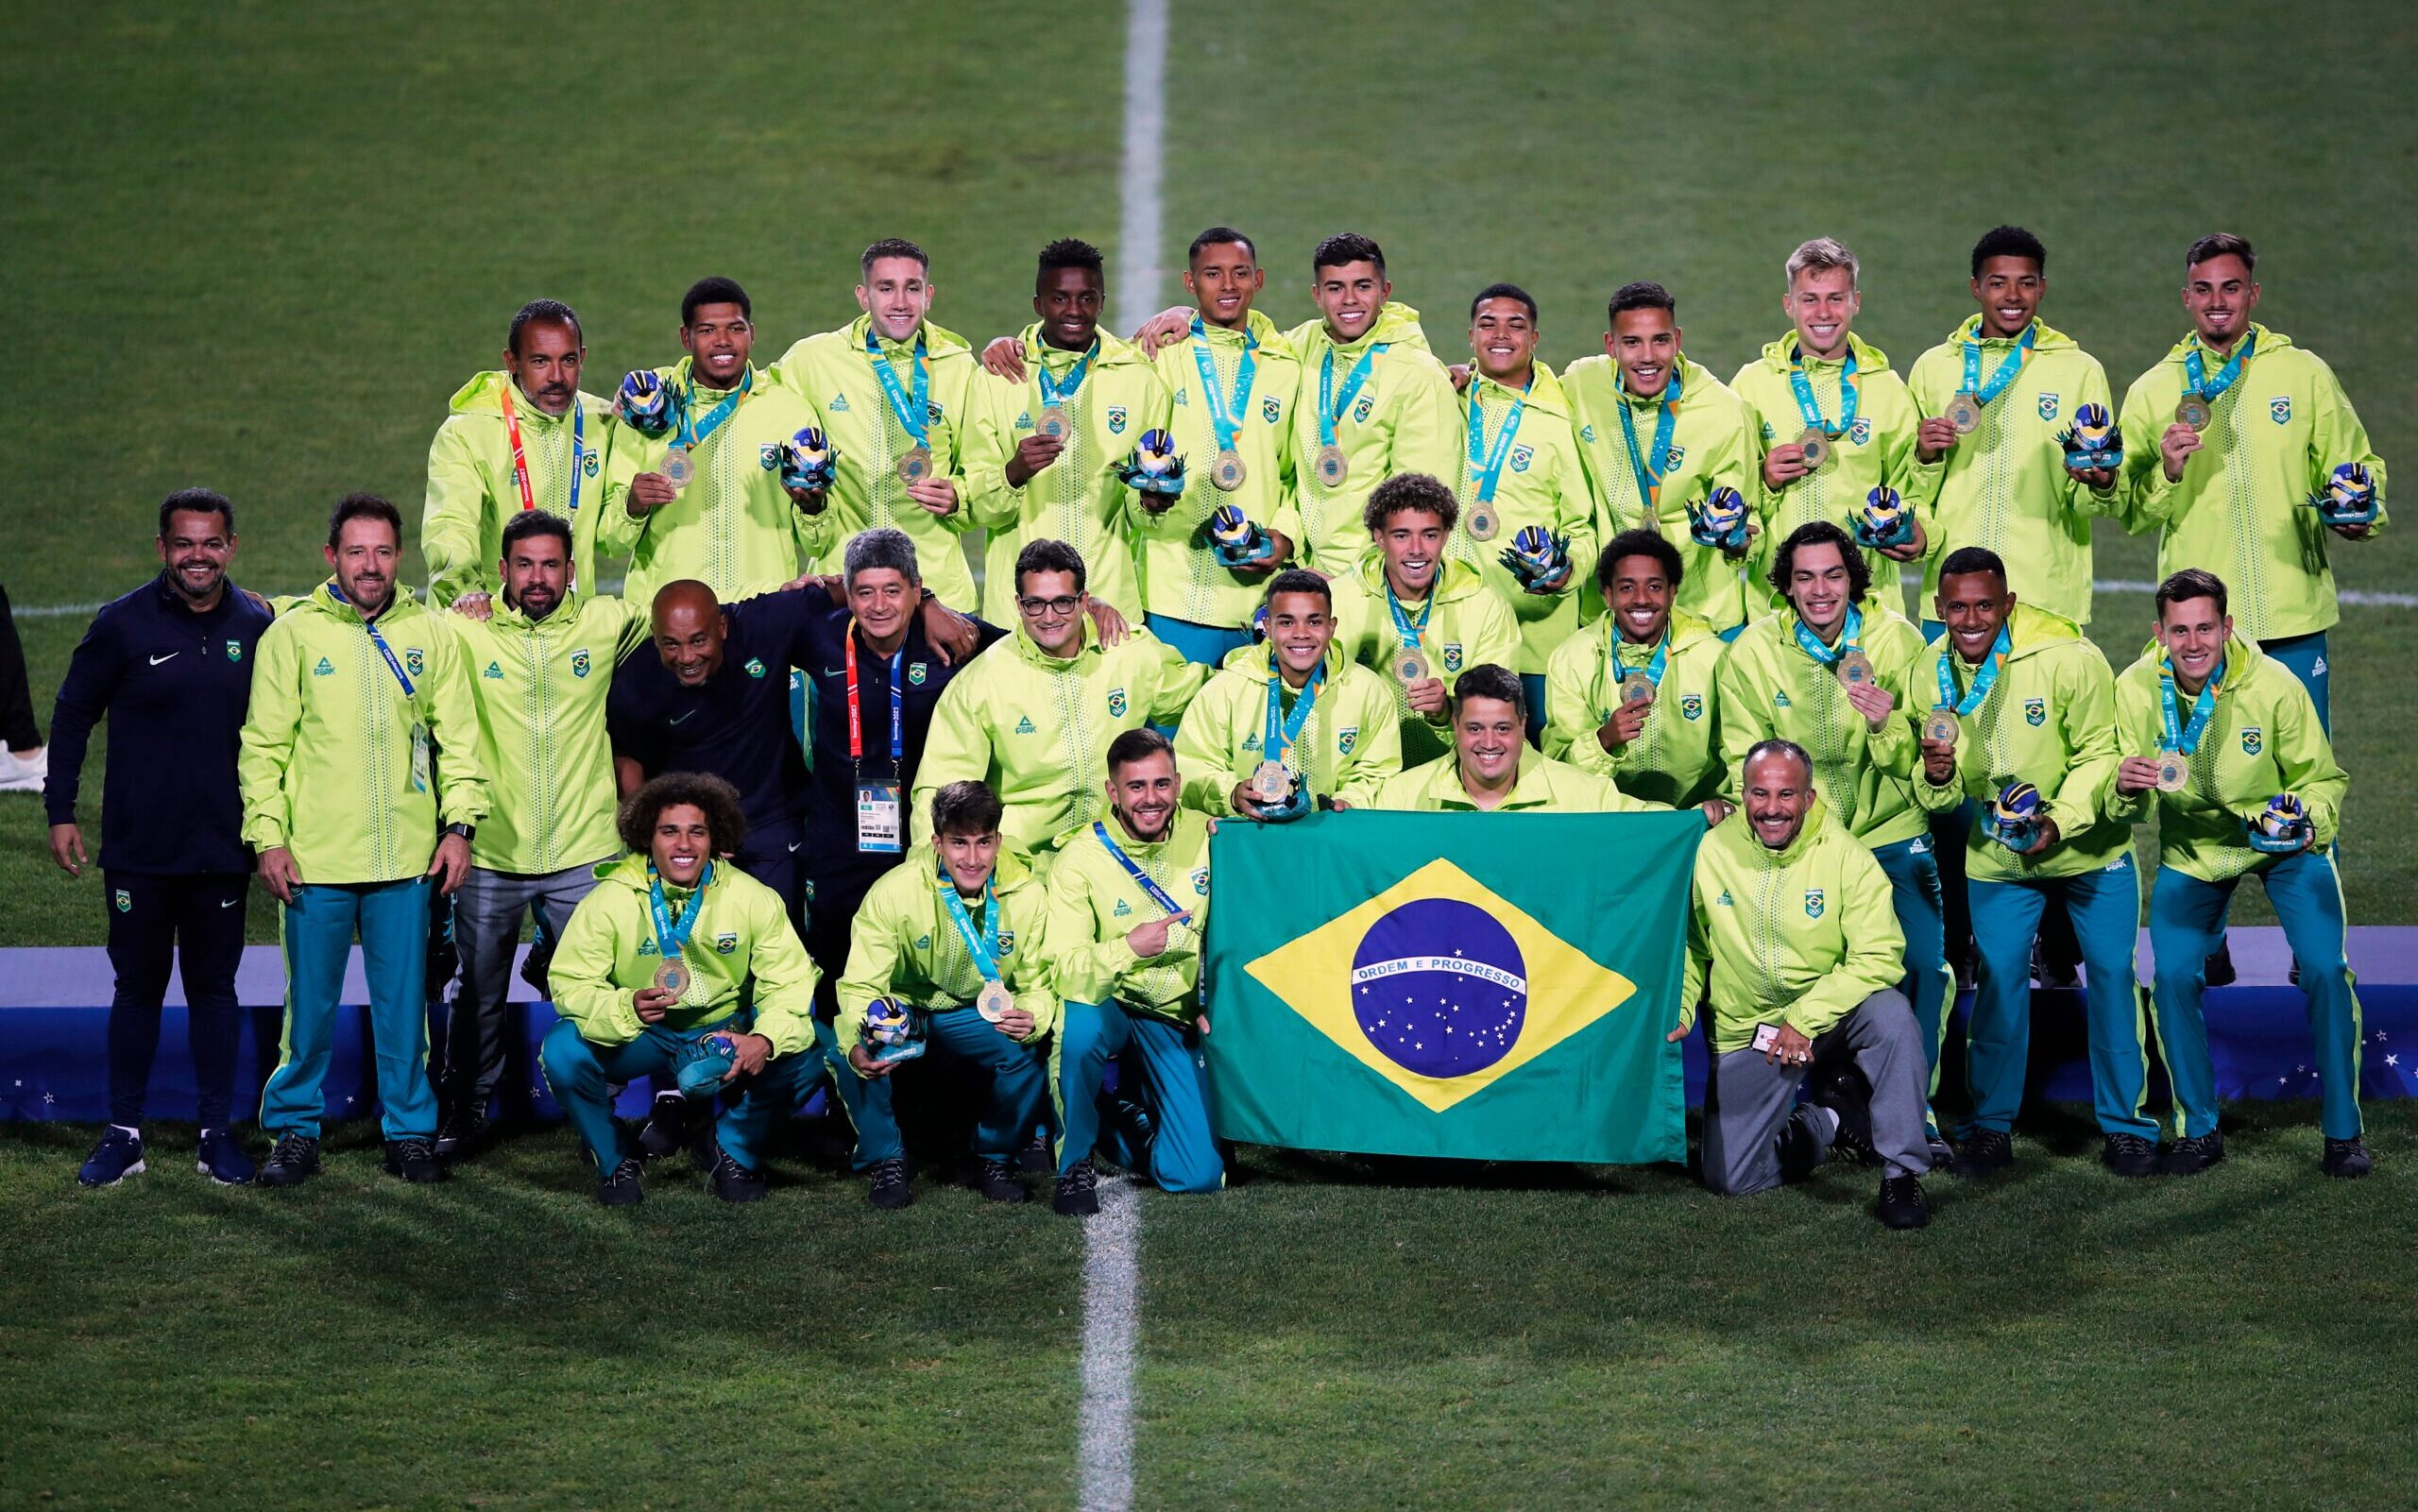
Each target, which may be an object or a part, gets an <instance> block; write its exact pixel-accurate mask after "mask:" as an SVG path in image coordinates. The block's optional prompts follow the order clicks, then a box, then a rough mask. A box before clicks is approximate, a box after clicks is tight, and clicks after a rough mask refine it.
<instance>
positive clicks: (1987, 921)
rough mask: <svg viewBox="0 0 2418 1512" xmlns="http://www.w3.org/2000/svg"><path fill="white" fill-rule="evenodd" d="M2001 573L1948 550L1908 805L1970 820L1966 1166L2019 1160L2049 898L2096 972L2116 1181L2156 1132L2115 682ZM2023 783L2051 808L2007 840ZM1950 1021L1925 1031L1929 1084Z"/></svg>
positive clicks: (2102, 1091)
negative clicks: (2018, 1124)
mask: <svg viewBox="0 0 2418 1512" xmlns="http://www.w3.org/2000/svg"><path fill="white" fill-rule="evenodd" d="M2006 572H2007V569H2006V566H2005V564H2004V563H2003V562H2001V560H2000V559H1999V555H1998V553H1997V552H1992V551H1990V550H1988V549H1986V548H1984V547H1980V546H1960V547H1958V548H1957V549H1956V550H1955V551H1953V552H1949V553H1948V557H1947V560H1946V561H1945V562H1943V563H1942V564H1941V567H1940V573H1939V592H1938V595H1937V596H1936V598H1935V599H1934V600H1933V604H1934V606H1935V608H1936V610H1937V612H1938V614H1939V617H1940V620H1941V621H1942V622H1943V623H1944V624H1945V625H1946V626H1947V633H1946V634H1945V635H1943V636H1942V637H1940V638H1939V639H1937V640H1935V641H1933V642H1932V644H1931V646H1930V647H1929V649H1928V650H1927V651H1926V653H1925V654H1924V655H1923V656H1922V657H1921V659H1920V660H1918V661H1917V662H1916V668H1915V672H1914V678H1913V691H1914V692H1915V694H1916V699H1917V701H1919V702H1924V703H1927V704H1928V705H1929V712H1928V713H1927V714H1925V715H1924V716H1923V719H1922V724H1921V736H1922V740H1921V770H1920V772H1919V773H1918V775H1917V779H1916V783H1915V798H1916V802H1918V803H1920V804H1921V805H1922V807H1924V808H1925V809H1926V810H1928V811H1930V812H1931V813H1933V814H1941V815H1944V814H1950V813H1954V812H1957V811H1959V810H1960V809H1962V810H1964V811H1966V812H1967V815H1968V817H1967V820H1966V822H1965V824H1964V829H1965V833H1964V834H1962V835H1959V836H1958V837H1957V842H1958V844H1959V845H1960V846H1961V848H1962V850H1963V852H1964V862H1965V865H1964V875H1965V876H1966V877H1967V883H1966V886H1967V891H1968V893H1969V896H1970V897H1971V900H1972V909H1973V937H1974V941H1975V943H1976V944H1977V945H1978V947H1979V950H1980V955H1981V963H1980V970H1979V972H1978V973H1977V976H1976V984H1975V991H1974V994H1973V1016H1972V1021H1971V1023H1970V1025H1969V1026H1968V1027H1967V1067H1968V1074H1967V1081H1968V1083H1969V1084H1970V1086H1971V1088H1972V1095H1973V1113H1972V1116H1971V1117H1970V1118H1969V1119H1968V1120H1967V1122H1966V1123H1965V1125H1964V1126H1963V1127H1962V1128H1960V1129H1959V1130H1957V1143H1958V1146H1959V1148H1958V1151H1957V1156H1956V1166H1955V1169H1956V1172H1957V1174H1958V1175H1960V1176H1982V1175H1987V1174H1989V1173H1990V1172H1992V1171H1996V1170H1999V1169H2001V1168H2002V1167H2004V1166H2006V1165H2008V1164H2012V1163H2013V1162H2014V1159H2015V1148H2014V1144H2013V1138H2012V1131H2013V1130H2014V1127H2015V1115H2016V1113H2017V1112H2018V1110H2019V1109H2020V1108H2021V1106H2022V1104H2023V1077H2024V1067H2025V1065H2026V1062H2027V1061H2028V1058H2029V1054H2030V1049H2031V1044H2032V1023H2031V1017H2032V1015H2031V1009H2032V943H2033V940H2034V937H2035V935H2037V934H2038V933H2039V930H2040V926H2041V915H2042V912H2043V910H2044V909H2047V908H2049V907H2051V906H2052V904H2053V905H2054V906H2056V907H2059V908H2062V909H2064V910H2065V912H2066V914H2067V915H2068V917H2069V918H2070V919H2071V920H2072V921H2073V928H2074V935H2075V938H2076V939H2078V940H2079V941H2080V942H2081V943H2082V959H2083V963H2084V965H2085V967H2086V969H2087V973H2088V978H2089V985H2088V992H2087V994H2086V996H2085V998H2084V1007H2085V1010H2086V1022H2087V1024H2088V1027H2089V1038H2090V1084H2091V1095H2092V1102H2093V1103H2094V1104H2095V1111H2096V1113H2097V1115H2098V1119H2099V1130H2100V1133H2101V1135H2102V1136H2103V1139H2104V1141H2105V1148H2104V1150H2103V1155H2102V1158H2103V1161H2104V1162H2105V1164H2106V1165H2107V1168H2108V1169H2109V1170H2111V1171H2113V1172H2115V1173H2116V1174H2117V1175H2119V1176H2152V1175H2154V1174H2156V1171H2157V1124H2156V1122H2155V1121H2154V1120H2153V1119H2152V1118H2150V1117H2149V1115H2148V1114H2147V1113H2145V1112H2144V1111H2143V1108H2144V1104H2145V1102H2146V1099H2147V1096H2148V1083H2149V1051H2148V1046H2147V1044H2146V1042H2145V1040H2144V1038H2143V1033H2142V1029H2143V1026H2142V1020H2141V998H2140V987H2139V984H2138V982H2137V980H2136V978H2135V976H2134V961H2133V946H2134V941H2135V939H2136V937H2137V932H2138V929H2139V926H2140V914H2141V889H2140V879H2139V876H2138V875H2137V873H2135V871H2134V870H2133V835H2132V826H2131V825H2130V824H2128V823H2126V822H2125V821H2124V820H2121V819H2118V818H2114V817H2112V816H2111V815H2110V814H2109V813H2108V812H2107V803H2108V796H2109V793H2110V790H2111V788H2110V785H2111V782H2112V779H2113V777H2114V775H2115V772H2116V764H2117V761H2118V759H2119V757H2120V750H2119V748H2118V743H2117V739H2116V702H2115V675H2114V674H2113V673H2112V672H2110V671H2108V669H2107V659H2106V658H2105V657H2104V656H2103V655H2101V654H2100V652H2099V648H2098V647H2097V646H2095V645H2093V644H2091V642H2090V640H2089V638H2088V637H2086V636H2085V635H2084V634H2083V633H2082V629H2081V627H2080V626H2078V625H2076V624H2075V623H2074V622H2073V621H2072V620H2068V619H2065V618H2063V617H2062V616H2059V615H2054V614H2052V613H2050V612H2049V611H2048V610H2046V609H2037V608H2035V607H2033V606H2032V605H2031V604H2029V603H2021V602H2019V598H2018V594H2017V593H2016V591H2015V589H2014V588H2012V587H2010V586H2008V584H2007V579H2006ZM1927 689H1928V690H1931V692H1932V694H1933V696H1931V697H1930V698H1928V699H1925V698H1924V697H1923V694H1924V692H1925V690H1927ZM2025 785H2029V786H2030V787H2032V788H2033V789H2035V790H2036V791H2037V792H2038V793H2039V794H2041V795H2042V796H2043V797H2044V798H2045V800H2046V802H2045V804H2044V805H2043V806H2042V808H2041V810H2040V811H2039V812H2037V813H2035V815H2033V816H2031V822H2030V823H2029V824H2026V825H2025V826H2023V827H2022V828H2019V829H2010V828H2009V827H2007V826H2006V825H2005V824H2002V823H2001V818H2000V815H1999V810H2000V809H2001V808H2002V807H2007V806H2006V805H2004V804H2003V803H2002V801H2001V800H2002V799H2003V798H2004V797H2005V795H2006V794H2007V791H2008V790H2009V789H2010V788H2011V787H2013V788H2019V787H2022V786H2025ZM1942 1028H1944V1026H1942V1025H1939V1024H1934V1023H1925V1024H1924V1025H1923V1029H1924V1032H1925V1034H1926V1036H1927V1037H1926V1039H1925V1040H1924V1054H1925V1055H1926V1057H1928V1058H1929V1059H1930V1060H1931V1062H1933V1085H1934V1087H1936V1084H1937V1076H1936V1063H1937V1061H1938V1057H1939V1045H1940V1031H1941V1030H1942Z"/></svg>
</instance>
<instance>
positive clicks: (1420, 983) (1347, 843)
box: [1204, 809, 1704, 1164]
mask: <svg viewBox="0 0 2418 1512" xmlns="http://www.w3.org/2000/svg"><path fill="white" fill-rule="evenodd" d="M1703 832H1704V817H1703V816H1702V815H1700V814H1697V813H1695V812H1694V811H1690V810H1683V811H1681V812H1678V813H1674V814H1409V813H1375V812H1371V811H1367V810H1360V809H1354V810H1351V811H1348V812H1344V813H1339V814H1320V815H1317V816H1314V817H1312V818H1310V819H1306V820H1303V821H1302V822H1301V823H1299V824H1286V825H1270V824H1238V823H1235V822H1234V821H1231V820H1230V821H1227V822H1226V823H1224V824H1220V825H1219V826H1218V835H1217V838H1216V840H1215V841H1212V846H1211V851H1210V863H1209V866H1210V875H1212V876H1213V877H1214V878H1215V887H1216V890H1217V897H1218V907H1217V908H1215V909H1211V910H1210V913H1209V945H1208V958H1207V981H1208V1004H1209V1010H1208V1011H1209V1024H1210V1033H1209V1036H1208V1038H1207V1040H1206V1041H1205V1042H1204V1047H1205V1049H1206V1050H1207V1052H1208V1058H1209V1088H1210V1097H1211V1102H1212V1107H1213V1111H1214V1113H1215V1117H1216V1122H1217V1129H1218V1134H1219V1135H1220V1136H1221V1137H1224V1138H1227V1139H1234V1140H1241V1141H1245V1142H1247V1143H1250V1144H1255V1145H1281V1146H1287V1147H1294V1148H1303V1149H1340V1150H1354V1151H1359V1152H1363V1153H1368V1154H1391V1155H1421V1156H1447V1157H1457V1158H1463V1159H1471V1160H1530V1161H1577V1162H1582V1163H1586V1164H1643V1163H1645V1162H1650V1161H1679V1160H1684V1159H1685V1158H1686V1154H1687V1131H1686V1103H1685V1096H1684V1093H1683V1091H1682V1089H1681V1086H1680V1079H1679V1046H1677V1045H1666V1044H1664V1043H1663V1036H1664V1035H1665V1034H1667V1033H1668V1032H1670V1029H1671V1027H1672V1026H1673V1025H1675V1024H1677V1022H1678V1007H1679V984H1680V978H1681V974H1682V966H1683V963H1684V957H1685V952H1686V948H1687V917H1688V915H1687V909H1688V888H1689V878H1690V875H1691V872H1692V870H1693V866H1694V858H1695V849H1696V842H1697V841H1698V840H1699V839H1700V838H1701V837H1702V835H1703Z"/></svg>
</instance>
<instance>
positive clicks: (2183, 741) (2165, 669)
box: [2157, 655, 2225, 756]
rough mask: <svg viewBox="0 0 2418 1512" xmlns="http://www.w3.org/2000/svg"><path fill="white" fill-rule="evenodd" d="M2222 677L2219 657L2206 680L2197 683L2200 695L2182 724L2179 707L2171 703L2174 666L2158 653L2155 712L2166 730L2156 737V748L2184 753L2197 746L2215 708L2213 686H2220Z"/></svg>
mask: <svg viewBox="0 0 2418 1512" xmlns="http://www.w3.org/2000/svg"><path fill="white" fill-rule="evenodd" d="M2224 680H2225V664H2224V662H2223V661H2222V660H2220V661H2219V662H2218V663H2217V665H2216V669H2215V670H2214V671H2211V672H2209V673H2208V680H2207V682H2205V684H2203V685H2202V686H2201V688H2200V696H2199V698H2198V699H2197V700H2195V701H2194V702H2193V704H2192V705H2191V722H2190V723H2189V724H2186V723H2184V722H2183V715H2182V711H2181V710H2180V709H2178V708H2177V707H2176V706H2175V702H2174V669H2173V668H2172V667H2171V666H2169V665H2167V660H2166V658H2165V657H2164V656H2163V655H2161V656H2159V657H2158V664H2157V694H2158V704H2159V708H2158V713H2159V716H2160V722H2161V723H2163V724H2164V726H2165V730H2166V733H2165V735H2164V737H2163V738H2162V739H2159V741H2158V749H2159V750H2161V751H2173V752H2177V753H2179V754H2181V755H2183V756H2189V755H2191V754H2192V753H2193V752H2195V751H2197V750H2199V749H2200V737H2201V736H2203V735H2205V734H2206V733H2207V729H2208V721H2209V719H2210V718H2211V717H2212V716H2214V715H2215V713H2216V712H2217V690H2218V689H2219V688H2222V687H2223V686H2224Z"/></svg>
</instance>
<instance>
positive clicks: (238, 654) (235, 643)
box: [227, 640, 244, 661]
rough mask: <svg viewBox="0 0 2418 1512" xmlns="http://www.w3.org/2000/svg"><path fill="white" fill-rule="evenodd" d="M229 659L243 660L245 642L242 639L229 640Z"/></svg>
mask: <svg viewBox="0 0 2418 1512" xmlns="http://www.w3.org/2000/svg"><path fill="white" fill-rule="evenodd" d="M227 659H228V660H229V661H242V660H243V659H244V643H243V642H242V641H240V640H230V641H229V642H227Z"/></svg>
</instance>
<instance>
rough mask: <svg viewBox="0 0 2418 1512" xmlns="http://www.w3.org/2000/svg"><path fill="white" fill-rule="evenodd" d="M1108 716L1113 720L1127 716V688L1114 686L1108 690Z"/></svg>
mask: <svg viewBox="0 0 2418 1512" xmlns="http://www.w3.org/2000/svg"><path fill="white" fill-rule="evenodd" d="M1108 717H1109V718H1110V719H1113V720H1121V719H1123V718H1124V717H1125V689H1123V688H1110V689H1109V690H1108Z"/></svg>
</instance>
